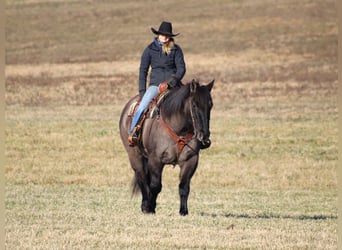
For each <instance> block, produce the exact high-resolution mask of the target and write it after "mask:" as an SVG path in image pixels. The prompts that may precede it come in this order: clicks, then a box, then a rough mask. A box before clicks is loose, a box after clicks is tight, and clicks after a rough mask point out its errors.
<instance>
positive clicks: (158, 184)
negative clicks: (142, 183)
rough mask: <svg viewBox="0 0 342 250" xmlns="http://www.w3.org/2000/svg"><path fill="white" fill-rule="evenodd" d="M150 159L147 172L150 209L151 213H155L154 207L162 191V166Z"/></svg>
mask: <svg viewBox="0 0 342 250" xmlns="http://www.w3.org/2000/svg"><path fill="white" fill-rule="evenodd" d="M152 158H153V157H151V158H150V159H149V160H148V170H149V176H150V200H149V202H150V207H151V212H152V213H155V209H156V205H157V197H158V194H159V193H160V191H161V189H162V181H161V176H162V171H163V165H162V164H161V163H160V162H158V161H155V160H153V159H152Z"/></svg>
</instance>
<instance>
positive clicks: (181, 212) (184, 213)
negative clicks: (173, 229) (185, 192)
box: [179, 211, 188, 216]
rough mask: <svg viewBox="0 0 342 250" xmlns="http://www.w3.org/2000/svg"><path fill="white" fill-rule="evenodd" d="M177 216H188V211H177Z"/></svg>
mask: <svg viewBox="0 0 342 250" xmlns="http://www.w3.org/2000/svg"><path fill="white" fill-rule="evenodd" d="M179 214H180V215H181V216H186V215H188V211H179Z"/></svg>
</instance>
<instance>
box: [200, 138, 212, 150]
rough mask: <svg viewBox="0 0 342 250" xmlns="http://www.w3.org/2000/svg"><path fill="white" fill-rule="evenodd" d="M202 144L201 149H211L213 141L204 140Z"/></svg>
mask: <svg viewBox="0 0 342 250" xmlns="http://www.w3.org/2000/svg"><path fill="white" fill-rule="evenodd" d="M201 144H202V145H201V149H206V148H209V147H210V145H211V140H210V139H209V138H207V139H205V140H203V141H202V143H201Z"/></svg>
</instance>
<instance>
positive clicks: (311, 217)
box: [200, 212, 338, 220]
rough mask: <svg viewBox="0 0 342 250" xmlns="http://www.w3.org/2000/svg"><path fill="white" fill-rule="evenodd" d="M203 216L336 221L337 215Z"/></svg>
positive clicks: (229, 214) (213, 215)
mask: <svg viewBox="0 0 342 250" xmlns="http://www.w3.org/2000/svg"><path fill="white" fill-rule="evenodd" d="M200 215H201V216H209V217H213V218H215V217H225V218H236V219H291V220H336V219H337V218H338V216H336V215H279V214H256V215H249V214H232V213H228V214H210V213H204V212H202V213H200Z"/></svg>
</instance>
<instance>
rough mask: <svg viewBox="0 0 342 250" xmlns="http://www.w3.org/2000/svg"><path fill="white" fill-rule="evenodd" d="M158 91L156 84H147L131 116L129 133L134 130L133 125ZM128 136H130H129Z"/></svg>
mask: <svg viewBox="0 0 342 250" xmlns="http://www.w3.org/2000/svg"><path fill="white" fill-rule="evenodd" d="M158 93H159V90H158V86H153V85H152V86H149V87H148V88H147V90H146V92H145V94H144V96H143V98H142V99H141V101H140V104H139V106H138V108H137V111H136V112H135V114H134V115H133V118H132V124H131V128H130V130H129V134H130V135H131V136H132V133H133V132H134V128H135V126H136V125H137V124H138V122H139V120H140V117H141V115H142V114H143V113H144V112H145V110H146V109H147V107H148V105H149V104H150V103H151V101H152V99H153V98H154V97H155V96H156V95H157V94H158ZM131 136H130V137H131Z"/></svg>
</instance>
